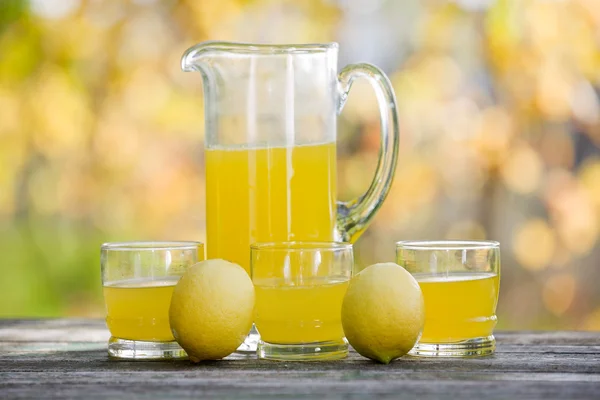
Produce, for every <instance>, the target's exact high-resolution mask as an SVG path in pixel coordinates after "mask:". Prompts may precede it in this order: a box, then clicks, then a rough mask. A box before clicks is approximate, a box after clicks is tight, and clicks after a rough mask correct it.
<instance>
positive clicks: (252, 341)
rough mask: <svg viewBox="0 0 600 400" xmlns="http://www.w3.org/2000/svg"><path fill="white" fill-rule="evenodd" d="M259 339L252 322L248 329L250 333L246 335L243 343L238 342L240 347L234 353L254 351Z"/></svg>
mask: <svg viewBox="0 0 600 400" xmlns="http://www.w3.org/2000/svg"><path fill="white" fill-rule="evenodd" d="M259 340H260V335H259V334H258V331H257V330H256V325H254V324H252V328H251V329H250V333H249V334H248V336H246V339H245V340H244V343H242V344H240V347H238V348H237V350H236V351H235V352H236V353H242V354H249V353H256V349H257V347H258V341H259Z"/></svg>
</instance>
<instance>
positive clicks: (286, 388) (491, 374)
mask: <svg viewBox="0 0 600 400" xmlns="http://www.w3.org/2000/svg"><path fill="white" fill-rule="evenodd" d="M496 337H497V339H498V352H497V353H496V354H495V355H494V356H491V357H484V358H469V359H422V358H412V357H403V358H401V359H399V360H396V361H394V362H393V363H392V364H390V365H387V366H385V365H380V364H377V363H374V362H371V361H369V360H366V359H365V358H363V357H361V356H359V355H358V354H356V353H355V352H352V353H351V354H350V356H349V357H348V359H346V360H342V361H336V362H315V363H282V362H269V361H262V360H257V359H256V358H255V357H251V356H250V357H248V356H240V355H234V356H231V357H228V358H227V359H226V360H222V361H215V362H206V363H201V364H198V365H194V364H191V363H189V362H188V361H170V362H128V361H114V360H109V359H108V357H107V355H106V339H107V338H108V332H107V330H106V328H105V327H104V324H103V322H102V321H100V320H4V321H1V320H0V398H39V397H44V398H77V397H82V396H85V397H87V398H115V397H130V398H165V397H170V398H172V397H199V396H207V397H226V398H230V397H234V396H242V397H244V398H255V397H256V398H258V397H260V398H264V397H275V398H281V397H292V398H303V397H325V396H326V397H333V398H336V397H337V398H341V397H344V398H348V397H350V398H353V397H355V398H364V397H366V396H368V395H377V396H378V397H383V398H386V397H390V398H396V397H397V396H398V395H402V396H403V397H407V398H420V399H429V398H442V399H446V398H448V399H450V398H453V399H454V398H473V397H485V398H490V399H494V398H513V397H528V398H544V399H548V398H570V399H586V398H598V393H599V392H600V333H598V332H500V333H498V334H497V335H496Z"/></svg>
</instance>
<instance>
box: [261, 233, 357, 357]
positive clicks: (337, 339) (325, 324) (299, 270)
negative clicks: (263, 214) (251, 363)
mask: <svg viewBox="0 0 600 400" xmlns="http://www.w3.org/2000/svg"><path fill="white" fill-rule="evenodd" d="M250 258H251V262H250V267H251V274H252V281H253V283H254V288H255V293H256V303H255V308H254V312H255V314H254V322H255V324H256V328H257V329H258V332H259V333H260V337H261V340H260V342H259V343H258V356H259V358H262V359H270V360H286V361H293V360H297V361H308V360H332V359H339V358H344V357H346V355H347V354H348V342H347V341H346V339H345V337H344V330H343V328H342V321H341V310H342V301H343V299H344V295H345V294H346V289H347V288H348V284H349V280H350V277H351V275H352V267H353V265H354V258H353V253H352V245H351V244H349V243H336V242H279V243H258V244H254V245H252V246H251V257H250Z"/></svg>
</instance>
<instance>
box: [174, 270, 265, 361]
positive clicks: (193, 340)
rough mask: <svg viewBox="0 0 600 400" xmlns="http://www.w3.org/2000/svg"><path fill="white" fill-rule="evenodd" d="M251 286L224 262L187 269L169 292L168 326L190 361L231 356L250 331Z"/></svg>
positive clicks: (242, 275)
mask: <svg viewBox="0 0 600 400" xmlns="http://www.w3.org/2000/svg"><path fill="white" fill-rule="evenodd" d="M253 312H254V285H252V280H251V279H250V277H249V276H248V274H247V273H246V271H245V270H244V269H243V268H242V267H240V266H239V265H237V264H233V263H230V262H227V261H224V260H206V261H202V262H200V263H198V264H195V265H193V266H191V267H190V268H188V269H187V270H186V271H185V273H184V274H183V276H182V277H181V279H180V280H179V282H178V283H177V285H176V286H175V289H174V291H173V297H172V299H171V308H170V309H169V323H170V324H171V331H172V332H173V336H174V337H175V340H177V343H179V345H180V346H181V347H183V349H184V350H185V351H186V352H187V353H188V356H189V357H190V360H191V361H193V362H199V361H202V360H216V359H219V358H223V357H225V356H228V355H229V354H231V353H233V352H234V351H235V350H236V349H237V348H238V346H239V345H240V344H242V342H243V341H244V338H245V337H246V335H247V334H248V332H249V331H250V328H251V326H252V319H253Z"/></svg>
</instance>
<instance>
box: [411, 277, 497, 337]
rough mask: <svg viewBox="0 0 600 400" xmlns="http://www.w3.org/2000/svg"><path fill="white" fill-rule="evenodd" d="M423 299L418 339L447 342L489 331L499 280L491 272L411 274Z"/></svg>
mask: <svg viewBox="0 0 600 400" xmlns="http://www.w3.org/2000/svg"><path fill="white" fill-rule="evenodd" d="M414 277H415V279H416V280H417V281H418V282H419V286H420V287H421V290H422V292H423V298H424V299H425V327H424V329H423V334H422V335H421V339H420V341H421V342H425V343H444V342H446V343H451V342H458V341H462V340H467V339H470V338H476V337H487V336H490V335H492V333H493V331H494V327H495V326H496V321H497V318H496V314H495V311H496V303H497V301H498V289H499V283H500V280H499V278H498V275H497V274H495V273H486V272H479V273H469V272H453V273H450V274H448V276H443V275H442V276H440V275H431V274H429V275H428V274H415V275H414Z"/></svg>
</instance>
